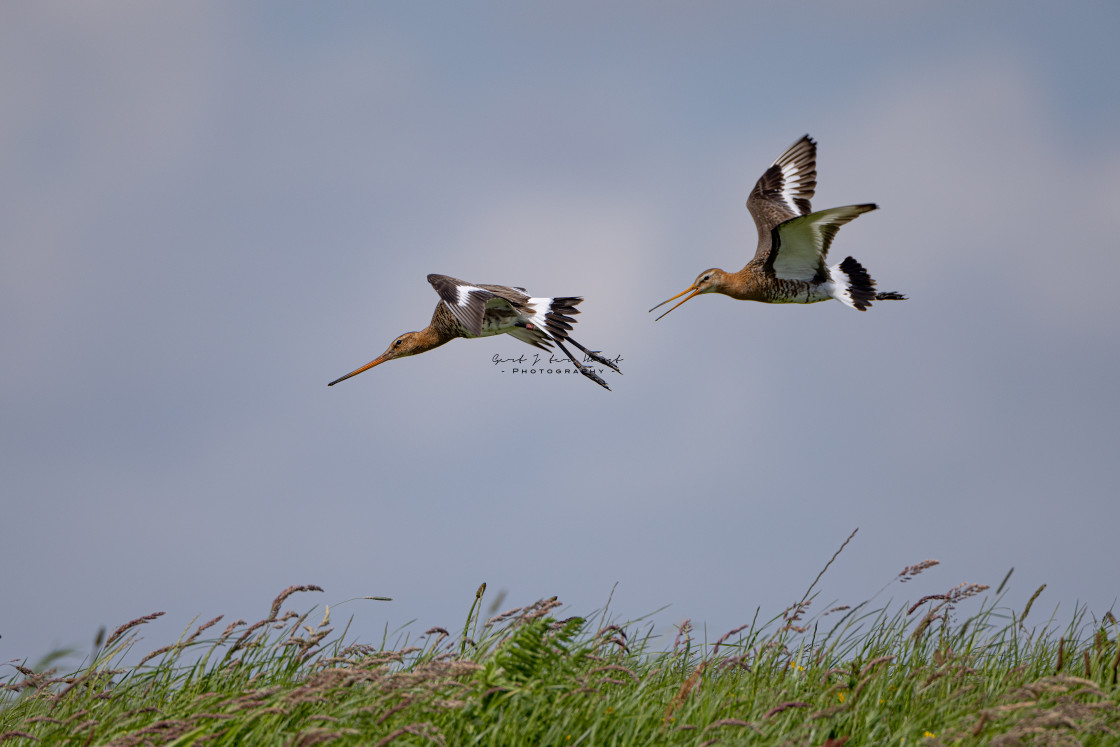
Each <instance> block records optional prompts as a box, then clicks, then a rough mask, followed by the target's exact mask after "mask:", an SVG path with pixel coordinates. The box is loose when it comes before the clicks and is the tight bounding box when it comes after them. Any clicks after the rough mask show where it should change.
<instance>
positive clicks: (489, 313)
mask: <svg viewBox="0 0 1120 747" xmlns="http://www.w3.org/2000/svg"><path fill="white" fill-rule="evenodd" d="M428 282H429V283H431V284H432V287H433V288H435V289H436V293H438V294H439V299H440V300H439V303H438V304H436V310H435V313H434V314H432V321H431V323H430V324H429V325H428V326H427V327H425V328H424V329H422V330H420V331H419V332H405V333H404V334H403V335H400V336H399V337H397V339H395V340H393V342H392V343H391V344H390V345H389V349H388V350H386V351H385V352H384V353H382V354H381V355H379V356H377V357H376V358H374V359H373V360H372V361H370V362H369V363H367V364H366V365H364V366H362V367H361V368H358V369H356V370H354V371H351V372H350V373H348V374H346V375H345V376H343V377H342V378H339V379H335V380H334V381H332V382H331V383H329V384H327V386H334V385H335V384H337V383H338V382H340V381H345V380H346V379H349V378H350V377H351V376H357V375H358V374H360V373H362V372H363V371H368V370H369V369H371V368H373V367H374V366H377V365H380V364H382V363H384V362H385V361H391V360H393V359H394V358H403V357H405V356H406V355H416V354H417V353H426V352H428V351H429V350H431V349H432V348H438V347H439V346H440V345H442V344H444V343H445V342H450V341H451V340H454V339H455V338H456V337H468V338H470V337H490V336H491V335H500V334H507V335H511V336H513V337H516V338H517V339H518V340H521V341H522V342H527V343H529V344H530V345H533V346H534V347H538V348H541V349H542V350H551V346H552V343H556V345H557V346H558V347H559V348H560V349H561V350H563V351H564V355H566V356H568V358H569V359H571V361H572V363H574V364H575V366H576V368H577V369H579V372H580V373H582V374H583V375H584V376H586V377H587V378H589V379H591V380H592V381H594V382H595V383H596V384H598V385H599V386H601V387H603V388H604V389H607V390H609V389H610V387H609V386H607V382H605V381H603V379H602V378H601V377H600V376H599V375H598V374H597V373H595V371H594V369H592V368H591V367H590V366H584V365H583V364H581V363H580V362H579V361H577V360H576V358H575V356H574V355H572V354H571V352H569V351H568V349H567V348H566V347H564V343H566V342H570V343H571V344H573V345H575V346H576V347H577V348H579V349H580V350H582V351H583V353H584V354H585V355H586V356H587V357H588V358H590V359H591V360H593V361H595V362H596V363H601V364H603V365H604V366H607V367H608V368H611V369H612V370H614V371H618V373H622V372H621V371H619V370H618V366H617V365H615V363H614V361H612V360H610V359H609V358H605V357H603V356H602V355H600V354H599V351H593V350H588V349H587V348H585V347H584V346H583V345H580V344H579V343H578V342H576V341H575V340H573V339H572V338H571V337H570V336H569V334H568V333H569V331H570V330H571V329H572V325H573V324H575V323H576V322H575V319H573V318H572V316H573V315H575V314H578V313H579V309H577V308H576V306H577V305H578V304H579V303H580V302H581V301H583V299H582V298H579V297H575V296H565V297H561V298H530V297H529V295H528V294H527V293H526V292H525V289H524V288H510V287H507V286H505V285H473V284H471V283H465V282H463V281H462V280H456V279H455V278H452V277H448V276H447V275H429V276H428Z"/></svg>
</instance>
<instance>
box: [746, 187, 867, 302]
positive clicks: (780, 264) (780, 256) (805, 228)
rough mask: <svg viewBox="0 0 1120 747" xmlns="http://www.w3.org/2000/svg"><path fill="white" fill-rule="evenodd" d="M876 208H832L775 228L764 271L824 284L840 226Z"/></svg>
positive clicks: (787, 277)
mask: <svg viewBox="0 0 1120 747" xmlns="http://www.w3.org/2000/svg"><path fill="white" fill-rule="evenodd" d="M877 207H878V205H874V204H870V203H868V204H865V205H846V206H844V207H837V208H829V209H828V210H820V211H818V212H816V213H809V214H808V215H800V216H798V217H796V218H791V219H790V220H787V221H786V222H784V223H781V224H779V225H777V226H775V227H774V229H773V231H771V242H770V254H769V255H768V256H767V258H766V261H765V262H764V263H763V265H762V269H763V271H764V272H768V273H770V274H772V275H773V276H774V277H777V278H781V279H783V280H805V281H809V282H817V283H820V282H824V281H825V280H827V279H828V268H827V267H826V266H825V263H824V260H825V257H827V256H828V248H829V246H831V245H832V239H833V238H835V237H836V232H837V231H839V230H840V226H842V225H844V224H845V223H848V222H850V221H853V220H855V219H856V218H858V217H859V216H861V215H863V214H864V213H867V212H870V211H872V210H874V209H876V208H877Z"/></svg>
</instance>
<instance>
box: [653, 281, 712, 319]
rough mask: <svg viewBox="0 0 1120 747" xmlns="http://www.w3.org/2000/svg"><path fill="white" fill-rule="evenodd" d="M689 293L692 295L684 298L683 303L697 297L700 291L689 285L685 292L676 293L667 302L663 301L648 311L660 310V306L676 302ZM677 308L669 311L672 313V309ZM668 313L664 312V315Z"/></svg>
mask: <svg viewBox="0 0 1120 747" xmlns="http://www.w3.org/2000/svg"><path fill="white" fill-rule="evenodd" d="M689 291H691V292H692V295H691V296H689V297H688V298H686V299H685V300H684V301H687V300H689V298H693V297H695V296H696V295H698V294H699V293H700V289H699V288H697V287H696V286H695V285H690V286H689V287H688V288H686V289H685V290H683V291H681V292H680V293H678V294H677V295H675V296H673V297H672V298H670V299H667V300H665V301H662V302H661V303H659V304H657V305H656V306H654V307H653V308H652V309H650V311H654V310H655V309H660V308H661V307H662V306H664V305H665V304H667V303H669V301H676V300H677V299H678V298H680V297H681V296H683V295H684V294H685V293H688V292H689ZM684 301H681V303H684ZM681 303H679V304H677V306H680V305H681ZM677 306H674V307H673V308H671V309H669V311H672V310H673V309H675V308H677ZM669 311H666V312H665V314H668V313H669ZM665 314H662V315H661V316H659V317H657V319H654V320H653V321H655V322H656V321H658V320H659V319H661V317H663V316H665Z"/></svg>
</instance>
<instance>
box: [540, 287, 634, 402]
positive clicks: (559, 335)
mask: <svg viewBox="0 0 1120 747" xmlns="http://www.w3.org/2000/svg"><path fill="white" fill-rule="evenodd" d="M582 301H583V299H582V298H580V297H579V296H561V297H559V298H531V299H529V303H530V304H531V305H532V306H533V308H534V309H535V310H536V313H534V314H533V319H532V324H534V325H535V326H536V327H537V329H540V330H542V331H544V332H545V333H546V334H547V335H548V337H549V338H550V339H551V340H552V341H553V342H555V343H556V344H557V346H559V348H560V349H561V350H562V351H564V354H565V355H567V356H568V358H569V359H570V360H571V361H572V363H574V364H575V365H576V367H577V368H579V371H580V373H582V374H583V375H584V376H586V377H587V378H589V379H591V380H592V381H594V382H595V383H596V384H598V385H599V386H601V387H603V388H605V389H608V390H609V389H610V387H609V386H607V382H605V381H603V379H602V378H601V377H600V376H599V375H598V374H596V373H595V372H594V370H593V369H592V368H591V367H590V366H585V365H584V364H583V363H582V362H580V361H579V360H578V359H577V358H576V357H575V356H574V355H572V353H571V351H569V350H568V349H567V348H566V347H564V343H566V342H570V343H571V344H572V345H575V346H576V347H577V348H579V349H580V350H581V351H583V353H584V355H586V356H587V357H588V358H589V359H591V360H592V361H595V362H596V363H600V364H602V365H605V366H607V367H609V368H611V369H613V370H615V371H617V372H618V373H622V372H621V371H619V370H618V365H617V364H616V363H615V362H614V361H612V360H611V359H610V358H606V357H604V356H603V355H601V354H600V352H599V351H598V350H588V349H587V348H585V347H584V346H583V345H580V344H579V343H578V342H576V341H575V340H574V339H572V337H571V335H570V333H571V331H572V325H574V324H575V323H576V320H575V319H573V318H572V317H574V316H575V315H576V314H578V313H579V309H577V308H576V306H578V305H579V304H580V303H581V302H582Z"/></svg>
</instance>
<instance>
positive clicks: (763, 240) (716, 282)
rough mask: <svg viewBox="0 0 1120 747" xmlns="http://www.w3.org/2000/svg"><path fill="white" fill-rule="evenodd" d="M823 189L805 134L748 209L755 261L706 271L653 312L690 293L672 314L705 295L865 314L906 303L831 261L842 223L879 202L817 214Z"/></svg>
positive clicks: (853, 264) (847, 265)
mask: <svg viewBox="0 0 1120 747" xmlns="http://www.w3.org/2000/svg"><path fill="white" fill-rule="evenodd" d="M816 186H817V144H816V142H814V141H813V139H812V138H811V137H809V136H808V135H806V136H804V137H803V138H801V139H800V140H798V141H797V142H796V143H794V144H793V145H791V146H790V147H789V148H788V149H787V150H786V152H785V153H783V154H782V155H780V156H778V160H776V161H774V163H773V164H771V166H770V168H768V169H766V173H764V174H763V175H762V178H760V179H759V180H758V183H757V184H755V185H754V189H753V190H752V191H751V194H750V197H748V198H747V210H749V211H750V214H751V216H752V217H753V218H754V223H755V226H756V227H757V228H758V249H757V250H756V251H755V254H754V259H752V260H751V261H750V262H748V263H747V265H746V266H745V267H744V268H743V269H741V270H739V271H738V272H727V271H725V270H721V269H719V268H718V267H713V268H712V269H710V270H704V271H703V272H702V273H700V274H699V275H698V276H697V277H696V280H694V281H693V283H692V285H690V286H689V287H688V288H687V289H685V290H683V291H681V292H680V293H678V294H677V295H675V296H673V297H672V298H670V299H668V300H666V301H662V302H661V303H659V304H657V306H654V307H653V308H652V309H650V311H653V310H654V309H659V308H661V307H662V306H664V305H665V304H667V303H669V302H670V301H675V300H676V299H678V298H680V297H681V296H684V295H685V294H686V293H687V294H689V295H688V296H687V297H686V298H685V299H684V301H681V302H680V303H678V304H677V305H676V306H673V307H672V308H670V309H669V311H672V310H673V309H675V308H677V306H680V305H681V304H683V303H684V302H685V301H688V300H689V299H691V298H694V297H695V296H698V295H700V294H702V293H722V294H724V295H725V296H731V297H732V298H737V299H739V300H742V301H761V302H762V303H816V302H818V301H827V300H828V299H830V298H835V299H836V300H837V301H840V302H841V303H843V304H846V305H848V306H851V307H852V308H853V309H859V310H860V311H867V309H868V308H869V307H870V306H871V302H872V301H904V300H906V296H904V295H902V294H901V293H895V292H889V293H880V292H877V291H876V290H875V281H874V280H872V279H871V276H870V275H868V274H867V270H865V269H863V266H862V265H860V263H859V262H857V261H855V260H854V259H853V258H851V257H848V258H846V259H845V260H844V261H843V262H841V263H840V264H837V265H833V266H831V267H829V266H828V265H826V264H825V257H826V256H827V255H828V248H829V246H830V245H831V244H832V240H833V239H834V238H835V237H836V232H837V231H839V230H840V226H842V225H844V224H845V223H847V222H849V221H852V220H855V219H856V218H858V217H859V216H861V215H863V214H864V213H866V212H870V211H871V210H874V209H876V208H877V207H878V205H874V204H870V203H868V204H864V205H847V206H845V207H837V208H829V209H828V210H820V211H818V212H816V213H814V212H812V208H810V207H809V201H810V200H811V199H812V198H813V193H814V191H815V190H816ZM669 311H666V312H665V313H664V314H662V315H661V316H659V317H657V318H658V319H661V317H663V316H665V314H668V313H669Z"/></svg>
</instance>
